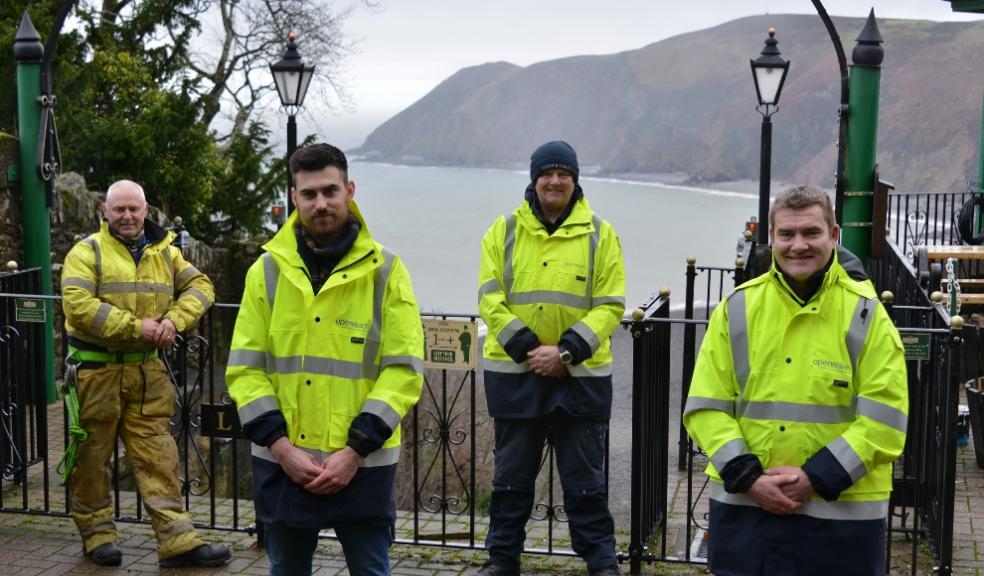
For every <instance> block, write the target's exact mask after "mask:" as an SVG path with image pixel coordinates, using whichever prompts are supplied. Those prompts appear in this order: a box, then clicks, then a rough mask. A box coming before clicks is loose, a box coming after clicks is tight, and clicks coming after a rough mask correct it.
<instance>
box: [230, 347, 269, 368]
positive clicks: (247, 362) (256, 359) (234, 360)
mask: <svg viewBox="0 0 984 576" xmlns="http://www.w3.org/2000/svg"><path fill="white" fill-rule="evenodd" d="M226 366H227V367H229V366H243V367H245V368H258V369H260V370H266V368H267V353H266V352H263V351H261V350H245V349H243V348H239V349H236V350H230V351H229V362H228V363H227V364H226Z"/></svg>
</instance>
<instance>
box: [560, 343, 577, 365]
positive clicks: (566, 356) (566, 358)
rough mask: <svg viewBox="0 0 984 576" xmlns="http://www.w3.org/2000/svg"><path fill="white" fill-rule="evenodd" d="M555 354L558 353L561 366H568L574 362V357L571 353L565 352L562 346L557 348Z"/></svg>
mask: <svg viewBox="0 0 984 576" xmlns="http://www.w3.org/2000/svg"><path fill="white" fill-rule="evenodd" d="M557 352H560V363H561V364H570V363H571V362H572V361H573V360H574V355H573V354H571V351H570V350H566V349H565V348H564V347H563V346H558V347H557Z"/></svg>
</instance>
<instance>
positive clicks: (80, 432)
mask: <svg viewBox="0 0 984 576" xmlns="http://www.w3.org/2000/svg"><path fill="white" fill-rule="evenodd" d="M66 366H67V369H66V373H65V386H64V387H63V388H62V392H64V394H65V411H66V412H68V437H69V441H68V446H66V447H65V455H64V456H62V459H61V461H60V462H59V463H58V467H57V468H55V471H56V472H58V474H60V475H61V485H62V486H64V485H65V484H67V483H68V479H69V478H70V477H71V476H72V470H75V460H76V459H77V458H78V456H79V444H81V443H82V442H85V441H86V440H87V439H88V438H89V433H88V432H86V431H85V430H84V429H83V428H82V426H81V425H80V424H79V390H78V387H77V386H76V380H77V378H78V376H77V374H76V365H75V363H73V362H72V358H69V359H68V360H67V361H66Z"/></svg>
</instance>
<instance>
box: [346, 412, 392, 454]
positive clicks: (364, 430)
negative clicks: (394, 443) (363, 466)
mask: <svg viewBox="0 0 984 576" xmlns="http://www.w3.org/2000/svg"><path fill="white" fill-rule="evenodd" d="M392 435H393V430H392V428H390V427H389V426H388V425H387V424H386V422H384V421H383V419H382V418H380V417H379V416H376V415H375V414H370V413H368V412H362V413H361V414H359V415H358V416H356V417H355V420H352V424H351V425H350V426H349V432H348V442H346V446H351V447H352V449H353V450H355V451H356V452H358V453H359V456H362V457H363V458H365V457H366V456H367V455H368V454H369V453H370V452H375V451H376V450H379V449H380V448H382V447H383V443H384V442H386V441H387V440H389V437H390V436H392Z"/></svg>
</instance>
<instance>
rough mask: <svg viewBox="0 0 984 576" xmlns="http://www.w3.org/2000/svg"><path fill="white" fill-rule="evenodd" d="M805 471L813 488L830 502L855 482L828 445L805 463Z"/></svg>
mask: <svg viewBox="0 0 984 576" xmlns="http://www.w3.org/2000/svg"><path fill="white" fill-rule="evenodd" d="M803 471H804V472H806V475H807V476H808V477H809V478H810V484H813V490H814V491H815V492H816V493H817V494H819V495H820V496H821V497H822V498H823V499H824V500H827V501H828V502H829V501H832V500H837V498H838V497H840V495H841V492H843V491H844V490H847V489H848V488H850V487H851V486H852V485H853V484H854V481H853V480H852V479H851V475H850V474H848V472H847V470H845V469H844V467H843V466H841V464H840V462H838V461H837V458H835V457H834V454H833V453H832V452H831V451H830V449H829V448H826V447H824V448H821V449H820V451H819V452H817V453H816V454H814V455H813V457H811V458H810V459H809V460H807V461H806V463H805V464H803Z"/></svg>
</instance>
